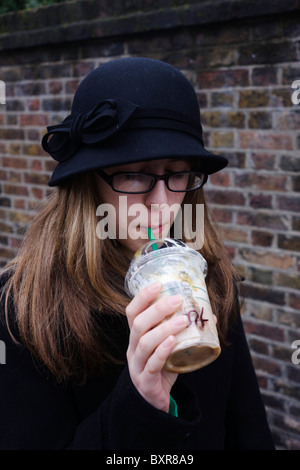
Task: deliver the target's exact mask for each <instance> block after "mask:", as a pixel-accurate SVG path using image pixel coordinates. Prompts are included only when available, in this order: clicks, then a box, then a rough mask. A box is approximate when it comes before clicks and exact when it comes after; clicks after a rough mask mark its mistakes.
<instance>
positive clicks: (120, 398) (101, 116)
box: [0, 58, 273, 450]
mask: <svg viewBox="0 0 300 470" xmlns="http://www.w3.org/2000/svg"><path fill="white" fill-rule="evenodd" d="M43 147H44V149H45V150H46V151H48V152H49V153H50V155H51V156H52V157H53V158H54V159H55V160H56V161H58V165H57V166H56V168H55V170H54V172H53V174H52V177H51V179H50V182H49V185H50V186H52V187H54V186H56V189H54V190H53V193H52V194H51V196H50V197H49V199H48V200H47V201H46V203H45V205H44V207H43V209H42V210H41V211H40V212H39V213H38V214H37V216H36V218H35V220H34V221H33V223H32V225H31V227H30V229H29V230H28V233H27V235H26V237H25V239H24V243H23V246H22V248H21V250H20V252H19V254H18V255H17V256H16V258H15V259H13V260H12V261H11V262H10V263H9V264H8V266H7V267H6V269H5V270H4V272H3V273H2V276H1V286H2V303H1V322H0V325H1V326H0V339H1V340H2V341H4V343H5V345H6V357H7V361H6V364H5V365H1V367H0V414H1V420H0V448H2V449H66V448H68V449H106V450H108V449H130V450H134V449H168V450H170V449H174V450H184V449H190V450H196V449H227V448H229V449H230V448H231V449H273V444H272V439H271V435H270V431H269V428H268V424H267V420H266V415H265V410H264V407H263V404H262V400H261V397H260V393H259V388H258V385H257V381H256V377H255V373H254V369H253V366H252V363H251V358H250V353H249V350H248V347H247V343H246V339H245V335H244V331H243V327H242V322H241V318H240V314H239V308H238V299H237V284H236V283H237V282H238V280H239V277H238V275H237V274H236V273H235V270H234V269H233V267H232V266H231V264H230V261H229V260H228V257H227V255H226V251H225V248H224V246H223V244H222V241H221V239H220V236H219V234H218V232H217V229H216V228H215V227H214V224H213V223H212V221H211V217H210V215H209V211H208V208H207V205H206V202H205V197H204V192H203V189H202V187H203V185H204V184H205V182H206V180H207V177H208V175H210V174H212V173H214V172H216V171H219V170H221V169H222V168H224V167H225V166H226V164H227V163H228V162H227V160H226V159H225V158H224V157H221V156H216V155H213V154H211V153H210V152H208V151H207V150H205V148H204V147H203V142H202V129H201V124H200V114H199V107H198V103H197V97H196V94H195V92H194V90H193V88H192V86H191V84H190V83H189V82H188V80H187V79H186V78H185V77H184V75H182V74H181V73H180V72H179V71H178V70H176V69H175V68H173V67H171V66H170V65H168V64H166V63H163V62H161V61H158V60H153V59H145V58H128V59H120V60H116V61H112V62H108V63H107V64H105V65H102V66H101V67H99V68H98V69H96V70H94V71H93V72H92V73H90V74H89V75H88V76H87V77H86V78H85V79H84V80H83V81H82V82H81V84H80V85H79V87H78V90H77V92H76V94H75V97H74V101H73V106H72V113H71V115H70V116H68V117H67V118H66V119H65V120H64V122H63V123H62V124H59V125H56V126H51V127H50V128H48V133H47V134H46V135H45V136H44V138H43ZM121 196H122V197H126V198H127V199H126V202H127V207H132V205H133V204H142V206H143V207H144V208H145V209H146V210H145V211H144V212H143V213H144V219H142V220H141V219H140V223H139V227H138V230H139V231H140V232H141V234H143V233H145V231H146V230H147V227H148V226H149V224H150V223H151V226H152V229H153V233H154V235H155V237H156V238H158V237H161V236H166V235H167V234H168V233H171V234H172V226H173V222H174V217H175V215H176V214H173V215H172V216H171V217H167V215H168V214H170V212H168V208H170V206H172V205H173V204H176V205H177V206H176V207H181V206H182V205H184V204H186V203H188V204H192V206H193V209H194V214H195V208H196V205H197V204H204V205H205V214H204V244H203V247H202V248H201V250H200V251H201V253H202V255H203V256H204V257H205V259H206V260H207V262H208V275H207V278H206V280H207V287H208V291H209V295H210V300H211V304H212V308H213V312H214V314H215V317H216V321H217V327H218V332H219V336H220V340H221V345H222V352H221V355H220V356H219V357H218V358H217V359H216V360H215V361H214V362H213V363H212V364H210V365H209V366H206V367H204V368H202V369H200V370H198V371H195V372H191V373H186V374H180V375H177V374H173V373H169V372H166V371H165V370H164V369H163V366H164V363H165V360H166V358H167V357H168V355H169V354H170V352H171V351H172V349H173V348H174V345H175V335H176V334H177V333H178V332H179V331H181V330H183V329H184V328H185V327H186V320H185V317H184V316H179V317H177V320H176V321H174V320H172V319H168V320H167V321H164V322H163V320H164V319H166V317H168V316H169V315H170V314H171V313H173V312H175V311H176V310H178V308H179V307H180V305H181V303H182V298H181V297H180V296H171V297H168V298H162V299H160V300H157V297H158V295H159V293H160V290H161V285H160V284H159V283H156V284H152V285H150V286H148V287H146V288H145V289H143V290H142V291H141V292H140V293H138V294H137V295H136V296H135V297H134V298H133V299H132V300H130V299H129V298H128V296H127V295H126V293H125V291H124V277H125V274H126V272H127V269H128V266H129V263H130V260H131V258H132V256H133V254H134V252H135V251H136V250H137V249H138V248H139V247H141V245H142V244H144V243H145V239H144V238H140V239H136V238H135V237H133V236H132V233H131V231H130V226H131V225H130V222H131V221H132V216H130V215H128V214H127V213H124V211H123V210H122V207H123V206H121V204H120V201H121V199H120V198H121ZM101 204H110V205H111V206H112V207H113V208H114V210H115V213H116V215H117V217H116V223H117V226H116V231H115V233H116V237H113V236H110V237H109V236H108V237H106V238H104V237H103V239H101V237H100V238H99V236H97V234H96V229H97V224H98V222H99V217H98V216H97V208H98V207H99V205H101ZM157 207H159V208H160V210H159V211H158V210H157ZM150 215H151V220H150ZM194 217H195V215H194ZM183 218H184V217H183ZM124 230H125V231H126V234H127V236H126V237H120V235H119V234H120V231H122V233H124ZM183 241H185V234H183ZM174 403H176V404H177V412H176V413H174V411H173V409H172V406H170V405H174Z"/></svg>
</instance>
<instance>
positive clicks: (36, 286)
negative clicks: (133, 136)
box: [5, 173, 238, 381]
mask: <svg viewBox="0 0 300 470" xmlns="http://www.w3.org/2000/svg"><path fill="white" fill-rule="evenodd" d="M183 202H184V203H192V204H193V207H195V204H199V203H202V204H204V205H205V206H204V207H205V213H204V217H205V219H204V224H205V236H204V245H203V247H202V249H201V250H200V252H201V253H202V255H203V256H204V257H205V258H206V260H207V262H208V267H209V269H208V275H207V278H206V281H207V287H208V292H209V295H210V299H211V303H212V308H213V311H214V313H215V314H216V315H217V317H218V329H219V334H220V338H221V342H224V339H225V336H226V332H227V328H228V322H229V320H230V314H231V312H232V311H233V306H234V296H235V292H234V280H236V279H237V278H238V276H237V274H236V272H235V270H234V268H233V267H232V265H231V263H230V260H229V259H228V256H227V253H226V250H225V248H224V245H223V243H222V241H221V239H220V236H219V234H218V232H217V230H216V228H215V227H214V226H213V224H212V221H211V215H210V214H209V212H208V208H207V204H206V202H205V198H204V193H203V190H202V189H201V190H198V191H195V192H191V193H186V196H185V199H184V201H183ZM99 203H100V201H99V200H98V197H97V190H96V181H95V177H94V175H93V174H92V173H87V174H85V175H83V176H81V177H79V178H74V179H73V181H72V182H70V183H69V184H67V185H66V186H64V187H58V188H56V189H55V190H54V191H53V193H52V194H50V196H49V198H48V199H47V201H46V203H45V204H44V206H43V207H42V209H41V210H40V211H39V212H38V214H37V215H36V217H35V218H34V220H33V222H32V223H31V226H30V228H29V230H28V232H27V234H26V236H25V237H24V241H23V244H22V247H21V249H20V251H19V253H18V255H17V256H16V257H15V258H14V259H13V260H12V261H11V262H10V263H9V264H8V265H7V267H6V269H5V271H6V272H9V273H10V276H9V279H8V282H7V285H6V289H5V290H6V317H7V323H8V326H9V321H10V318H9V309H8V299H9V298H13V304H14V311H15V315H16V321H17V326H18V336H19V338H20V340H21V342H22V343H23V344H25V346H27V348H29V350H30V351H31V352H32V353H33V355H34V356H35V357H36V358H37V359H38V360H40V361H41V363H42V364H44V365H45V366H46V367H47V368H48V369H49V370H50V371H51V372H52V373H53V374H54V376H55V377H56V378H57V379H58V380H65V379H68V378H70V377H77V378H80V379H81V380H82V381H84V380H85V379H86V377H87V376H88V375H89V374H91V373H95V372H96V373H99V372H101V370H102V368H103V366H104V364H105V363H106V362H107V361H113V360H114V358H113V357H112V356H111V355H110V352H109V351H108V350H107V349H105V348H104V347H103V342H102V341H101V340H99V338H101V331H99V318H100V316H101V314H102V313H104V312H106V313H107V312H109V313H110V314H111V315H121V316H124V312H125V308H126V306H127V304H128V302H129V298H128V297H127V295H126V293H125V292H124V288H123V282H124V276H125V274H126V271H127V268H128V264H129V261H130V260H129V259H127V258H126V257H125V255H124V254H123V252H122V250H121V249H120V245H119V243H118V242H117V241H116V240H110V239H109V238H107V239H106V240H99V238H97V236H96V226H97V223H98V221H99V220H98V219H97V216H96V208H97V206H98V204H99ZM100 324H101V322H100Z"/></svg>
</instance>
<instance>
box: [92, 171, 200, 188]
mask: <svg viewBox="0 0 300 470" xmlns="http://www.w3.org/2000/svg"><path fill="white" fill-rule="evenodd" d="M97 173H98V175H99V176H101V178H103V179H104V181H106V182H107V183H108V184H109V185H110V186H111V188H112V189H113V190H114V191H117V192H118V193H126V194H143V193H148V192H149V191H151V190H152V189H153V188H154V186H155V185H156V183H157V181H160V180H163V181H164V182H165V184H166V186H167V188H168V190H169V191H173V192H176V193H183V192H186V191H195V190H196V189H200V188H202V186H203V185H204V184H205V183H206V181H207V175H206V174H204V173H200V172H198V171H181V172H176V173H168V174H167V175H154V174H152V173H138V172H134V171H132V172H123V171H119V172H116V173H112V174H111V175H108V174H107V173H105V172H104V171H102V170H97Z"/></svg>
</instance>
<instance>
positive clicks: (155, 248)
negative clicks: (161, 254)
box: [148, 227, 158, 251]
mask: <svg viewBox="0 0 300 470" xmlns="http://www.w3.org/2000/svg"><path fill="white" fill-rule="evenodd" d="M148 238H149V240H155V237H154V235H153V232H152V228H151V227H148ZM152 250H153V251H154V250H158V246H157V244H156V243H153V245H152Z"/></svg>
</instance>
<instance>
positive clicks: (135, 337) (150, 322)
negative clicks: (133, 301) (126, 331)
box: [130, 295, 182, 348]
mask: <svg viewBox="0 0 300 470" xmlns="http://www.w3.org/2000/svg"><path fill="white" fill-rule="evenodd" d="M181 304H182V297H181V296H180V295H174V296H170V297H164V298H162V299H160V300H158V301H157V302H156V303H155V304H153V305H151V306H150V307H148V308H147V309H146V310H144V311H143V312H141V313H140V314H139V315H137V316H136V317H135V318H134V320H133V322H132V325H131V333H130V343H131V345H132V347H133V348H135V347H136V345H137V344H138V342H139V340H140V338H141V337H142V336H143V335H145V333H147V332H148V331H150V330H152V329H153V328H155V327H156V326H157V325H158V324H160V323H161V322H162V321H163V320H165V319H166V318H167V317H169V316H170V315H173V314H174V313H175V312H176V311H177V310H178V309H179V307H180V306H181Z"/></svg>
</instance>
